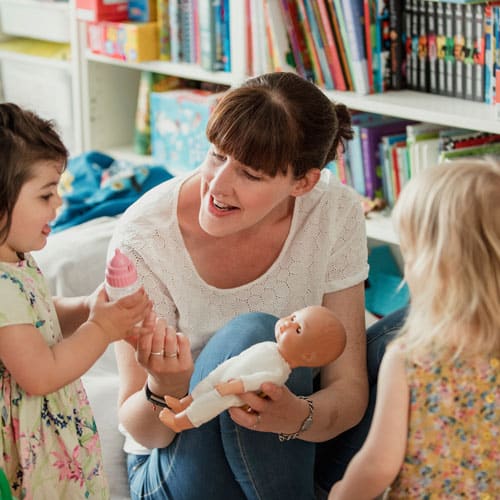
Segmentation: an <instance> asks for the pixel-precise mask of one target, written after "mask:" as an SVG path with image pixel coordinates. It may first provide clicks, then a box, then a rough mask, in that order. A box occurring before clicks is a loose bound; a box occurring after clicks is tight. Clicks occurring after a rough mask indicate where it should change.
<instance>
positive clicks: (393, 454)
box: [328, 348, 409, 500]
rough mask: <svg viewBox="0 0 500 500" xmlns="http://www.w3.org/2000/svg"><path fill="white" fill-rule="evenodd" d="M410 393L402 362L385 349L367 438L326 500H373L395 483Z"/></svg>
mask: <svg viewBox="0 0 500 500" xmlns="http://www.w3.org/2000/svg"><path fill="white" fill-rule="evenodd" d="M408 407H409V389H408V384H407V381H406V375H405V369H404V361H403V359H402V357H401V354H400V353H399V351H398V350H397V349H394V348H392V349H388V351H387V352H386V354H385V355H384V358H383V360H382V363H381V366H380V374H379V381H378V387H377V402H376V406H375V413H374V415H373V420H372V424H371V427H370V431H369V433H368V437H367V438H366V441H365V443H364V445H363V447H362V448H361V450H360V451H359V452H358V453H357V454H356V455H355V456H354V458H353V459H352V460H351V462H350V463H349V466H348V467H347V470H346V472H345V474H344V477H343V479H342V480H341V481H339V482H337V483H335V484H334V485H333V488H332V490H331V491H330V495H329V497H328V498H329V500H342V499H348V500H351V499H353V498H355V499H356V500H363V499H367V500H368V499H373V498H375V497H377V496H378V495H380V494H382V493H383V492H384V490H385V489H386V488H387V487H388V486H389V485H390V484H391V483H392V482H393V481H394V479H395V478H396V476H397V474H398V472H399V470H400V469H401V466H402V464H403V459H404V455H405V450H406V439H407V433H408Z"/></svg>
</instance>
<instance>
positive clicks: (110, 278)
mask: <svg viewBox="0 0 500 500" xmlns="http://www.w3.org/2000/svg"><path fill="white" fill-rule="evenodd" d="M105 275H106V282H107V284H108V285H109V286H112V287H114V288H123V287H127V286H130V285H132V284H134V283H135V282H136V281H137V271H136V269H135V266H134V264H133V263H132V262H131V261H130V259H129V258H128V257H127V256H126V255H125V254H123V253H122V252H121V251H120V249H119V248H117V249H115V254H114V255H113V257H112V259H111V260H110V261H109V262H108V265H107V266H106V273H105Z"/></svg>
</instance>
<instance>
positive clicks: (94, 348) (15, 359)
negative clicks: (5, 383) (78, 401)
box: [0, 289, 151, 395]
mask: <svg viewBox="0 0 500 500" xmlns="http://www.w3.org/2000/svg"><path fill="white" fill-rule="evenodd" d="M150 311H151V303H150V301H149V299H148V297H147V295H146V293H145V292H144V290H143V289H141V290H139V291H138V292H136V293H134V294H133V295H130V296H128V297H124V298H123V299H120V300H118V301H116V302H107V301H106V296H105V292H104V291H101V292H100V293H99V294H98V296H97V300H96V303H95V305H94V307H93V309H92V310H91V311H90V315H89V319H88V320H87V321H85V322H84V323H83V324H82V325H81V326H80V327H79V328H78V329H77V330H76V331H75V333H74V334H73V335H71V336H70V337H68V338H65V339H64V340H62V341H61V342H59V343H57V344H54V345H52V346H48V345H47V343H46V341H45V340H44V339H43V337H42V335H41V334H40V332H39V331H38V330H37V329H36V328H35V327H34V326H32V325H29V324H18V325H10V326H4V327H2V328H0V332H1V333H0V358H1V360H2V361H3V363H4V364H5V366H6V367H7V369H8V370H9V371H10V373H11V374H12V376H13V378H14V379H15V380H16V382H17V383H18V384H19V385H20V386H21V387H22V388H23V389H24V390H25V391H26V392H28V393H29V394H36V395H44V394H49V393H51V392H54V391H56V390H58V389H60V388H61V387H63V386H65V385H67V384H68V383H70V382H72V381H74V380H76V379H78V378H79V377H80V376H81V375H83V374H84V373H85V372H86V371H87V370H88V369H89V368H90V367H91V366H92V364H93V363H94V362H95V361H96V360H97V359H98V358H99V356H101V354H102V353H103V352H104V351H105V349H106V347H107V346H108V344H110V343H111V342H114V341H116V340H119V339H123V338H126V337H128V336H129V335H131V334H137V333H144V332H141V331H140V330H139V332H138V328H137V327H134V325H135V324H137V323H139V322H141V321H143V320H144V319H145V318H146V316H147V315H148V314H149V312H150ZM146 324H149V323H148V322H146ZM148 333H149V330H148Z"/></svg>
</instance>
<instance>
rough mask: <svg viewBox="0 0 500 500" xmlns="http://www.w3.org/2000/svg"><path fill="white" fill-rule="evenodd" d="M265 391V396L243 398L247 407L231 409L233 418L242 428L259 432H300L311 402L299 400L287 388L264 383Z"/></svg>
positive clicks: (241, 396) (244, 395)
mask: <svg viewBox="0 0 500 500" xmlns="http://www.w3.org/2000/svg"><path fill="white" fill-rule="evenodd" d="M261 390H262V393H263V395H259V394H258V393H255V392H246V393H244V394H240V398H241V399H242V400H243V401H244V402H245V406H244V407H240V408H236V407H234V408H230V409H229V414H230V415H231V418H232V419H233V420H234V421H235V422H236V423H237V424H239V425H241V426H242V427H246V428H247V429H253V430H256V431H261V432H274V433H277V434H279V433H280V432H282V433H284V434H292V433H294V432H297V431H298V430H299V429H300V427H301V425H302V422H304V420H305V419H306V417H307V415H308V414H309V408H308V405H307V401H304V400H303V399H300V398H298V397H297V396H295V394H293V393H292V392H291V391H290V390H289V389H288V387H286V386H278V385H275V384H271V383H264V384H262V386H261Z"/></svg>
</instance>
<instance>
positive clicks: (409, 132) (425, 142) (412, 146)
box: [406, 123, 447, 177]
mask: <svg viewBox="0 0 500 500" xmlns="http://www.w3.org/2000/svg"><path fill="white" fill-rule="evenodd" d="M445 128H447V127H445V126H443V125H437V124H435V123H415V124H410V125H408V126H407V127H406V146H407V149H408V171H409V176H410V177H411V176H412V175H415V174H416V173H418V172H419V171H420V170H422V169H423V168H425V167H428V166H430V165H434V164H436V163H437V162H438V153H439V141H440V139H439V134H440V132H441V130H443V129H445Z"/></svg>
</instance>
